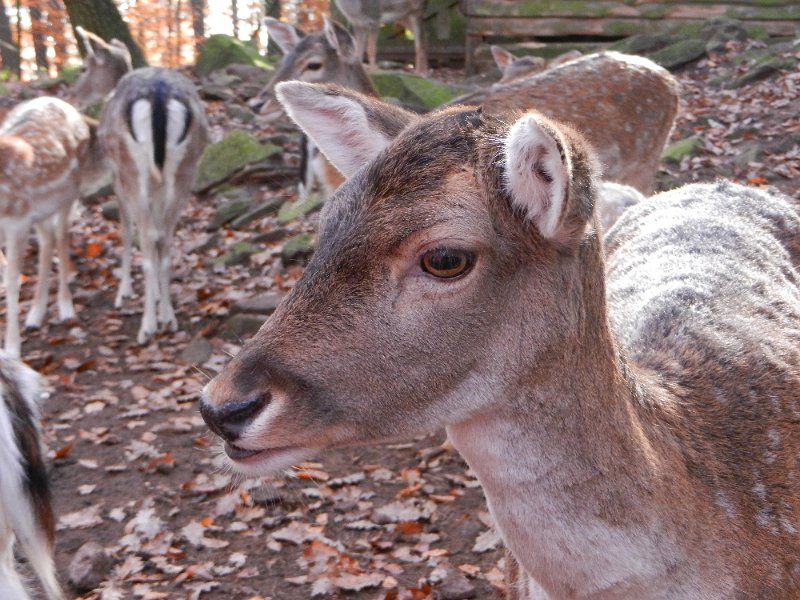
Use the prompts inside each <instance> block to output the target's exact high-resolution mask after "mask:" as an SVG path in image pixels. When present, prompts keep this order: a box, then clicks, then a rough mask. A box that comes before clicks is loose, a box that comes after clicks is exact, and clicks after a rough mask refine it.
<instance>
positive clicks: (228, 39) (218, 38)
mask: <svg viewBox="0 0 800 600" xmlns="http://www.w3.org/2000/svg"><path fill="white" fill-rule="evenodd" d="M234 63H236V64H244V65H254V66H257V67H261V68H263V69H271V67H270V65H269V63H268V62H267V60H266V59H265V58H264V57H263V56H261V55H260V54H259V53H258V50H256V49H255V48H254V47H253V46H250V45H249V44H246V43H245V42H243V41H241V40H237V39H236V38H234V37H232V36H229V35H223V34H221V33H220V34H216V35H212V36H210V37H209V38H208V39H207V40H206V41H205V42H204V43H203V47H202V48H201V49H200V56H199V57H198V58H197V63H196V64H195V66H194V72H195V74H196V75H198V76H200V77H204V76H206V75H208V74H209V73H211V72H212V71H216V70H218V69H224V68H225V67H227V66H228V65H230V64H234Z"/></svg>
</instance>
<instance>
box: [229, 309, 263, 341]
mask: <svg viewBox="0 0 800 600" xmlns="http://www.w3.org/2000/svg"><path fill="white" fill-rule="evenodd" d="M267 319H268V317H267V316H266V315H256V314H252V313H239V314H235V315H233V316H231V317H230V318H228V319H227V320H226V321H225V324H224V325H223V326H222V335H223V337H225V338H227V339H230V340H234V341H242V340H243V339H244V338H247V337H250V336H252V335H253V334H254V333H256V332H257V331H258V330H259V329H261V326H262V325H263V324H264V323H265V322H266V321H267Z"/></svg>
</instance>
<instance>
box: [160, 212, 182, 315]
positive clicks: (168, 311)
mask: <svg viewBox="0 0 800 600" xmlns="http://www.w3.org/2000/svg"><path fill="white" fill-rule="evenodd" d="M174 232H175V227H174V226H173V227H167V231H165V232H164V235H163V236H162V237H161V240H160V241H159V243H158V287H159V290H158V322H159V323H161V324H164V325H166V326H167V327H168V328H169V330H170V331H177V330H178V320H177V318H176V317H175V309H174V308H173V307H172V298H171V296H170V293H169V283H170V254H171V252H172V244H173V241H174V238H175V233H174Z"/></svg>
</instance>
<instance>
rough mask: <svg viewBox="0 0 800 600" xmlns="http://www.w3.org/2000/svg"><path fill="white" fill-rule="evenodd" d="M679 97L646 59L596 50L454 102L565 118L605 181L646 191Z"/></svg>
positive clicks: (663, 74) (652, 185) (675, 88)
mask: <svg viewBox="0 0 800 600" xmlns="http://www.w3.org/2000/svg"><path fill="white" fill-rule="evenodd" d="M679 98H680V86H679V84H678V82H677V81H676V79H675V78H674V77H673V76H672V75H671V74H670V72H669V71H667V70H666V69H664V68H662V67H660V66H658V65H657V64H655V63H654V62H652V61H651V60H648V59H646V58H642V57H640V56H631V55H627V54H621V53H619V52H601V53H598V54H590V55H587V56H584V57H582V58H578V59H575V60H570V61H568V62H566V63H564V64H561V65H559V66H557V67H554V68H551V69H548V70H546V71H544V72H541V73H536V74H534V75H532V76H530V77H523V78H519V79H515V80H513V81H511V82H510V83H508V84H503V85H498V84H496V85H495V86H492V87H491V88H489V89H484V90H479V91H477V92H473V93H471V94H467V95H466V96H462V97H460V98H457V99H456V100H454V101H453V102H452V103H451V104H452V105H455V104H470V105H478V106H481V107H482V108H483V109H484V110H486V111H487V112H489V113H496V114H500V113H505V112H508V111H510V110H528V109H531V108H534V109H536V110H538V111H540V112H542V113H543V114H545V115H546V116H548V117H551V118H553V119H556V120H558V121H561V122H563V123H569V124H570V125H572V126H573V127H575V128H576V129H578V130H579V131H580V132H581V133H582V134H583V135H584V136H585V137H586V138H587V140H588V141H589V143H591V144H592V146H593V147H594V149H595V151H596V152H597V156H598V158H599V160H600V163H601V165H602V168H603V178H604V179H607V180H609V181H615V182H618V183H623V184H627V185H630V186H632V187H634V188H636V189H637V190H639V191H640V192H641V193H642V194H644V195H645V196H648V195H650V194H652V193H653V191H654V189H655V181H656V173H657V171H658V165H659V163H660V161H661V154H662V153H663V151H664V146H665V145H666V143H667V140H668V139H669V134H670V132H671V131H672V128H673V125H674V123H675V118H676V117H677V115H678V109H679Z"/></svg>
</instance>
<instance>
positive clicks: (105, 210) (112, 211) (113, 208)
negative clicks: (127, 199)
mask: <svg viewBox="0 0 800 600" xmlns="http://www.w3.org/2000/svg"><path fill="white" fill-rule="evenodd" d="M100 214H101V215H103V218H104V219H107V220H108V221H114V222H117V223H118V222H119V202H117V201H116V200H108V201H106V202H103V204H102V205H101V206H100Z"/></svg>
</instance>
